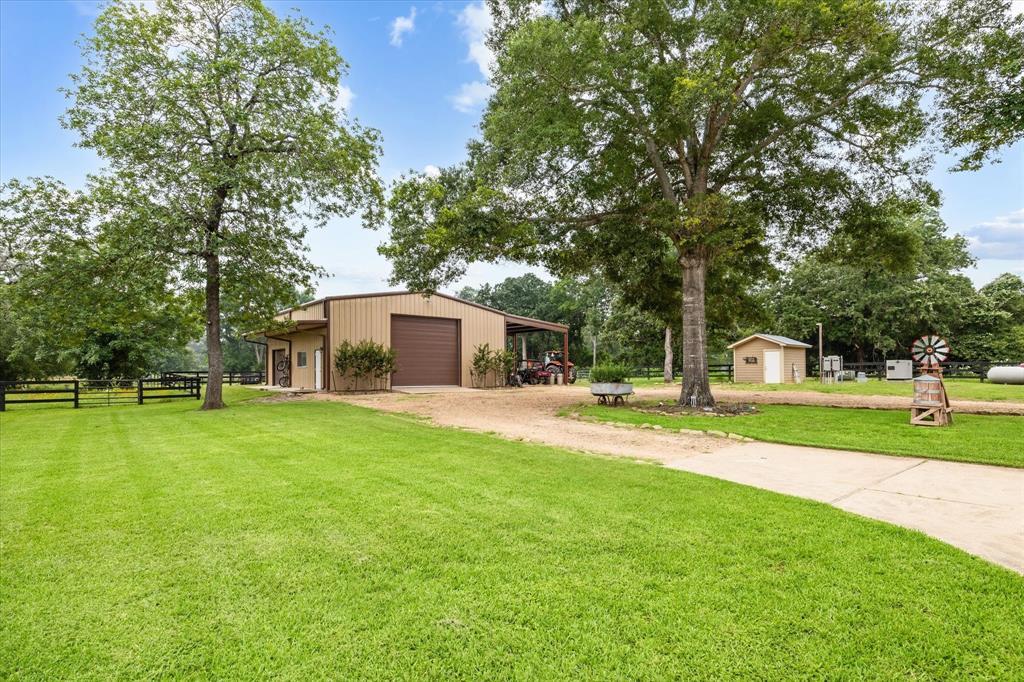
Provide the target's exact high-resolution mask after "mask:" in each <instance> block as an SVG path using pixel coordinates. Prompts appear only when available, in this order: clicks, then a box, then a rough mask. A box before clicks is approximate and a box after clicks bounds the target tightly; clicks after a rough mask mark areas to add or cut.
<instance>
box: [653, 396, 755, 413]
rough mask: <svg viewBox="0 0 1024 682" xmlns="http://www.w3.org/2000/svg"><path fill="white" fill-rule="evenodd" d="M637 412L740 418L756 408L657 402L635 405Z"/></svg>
mask: <svg viewBox="0 0 1024 682" xmlns="http://www.w3.org/2000/svg"><path fill="white" fill-rule="evenodd" d="M633 409H634V410H636V411H637V412H647V413H650V414H661V415H665V416H666V417H671V416H673V415H690V416H701V417H742V416H744V415H748V414H756V413H757V407H756V406H754V405H751V404H750V403H726V402H719V403H717V404H716V405H715V406H714V407H690V406H689V405H680V404H679V403H677V402H666V401H664V400H660V401H658V403H657V404H655V405H637V406H635V407H634V408H633Z"/></svg>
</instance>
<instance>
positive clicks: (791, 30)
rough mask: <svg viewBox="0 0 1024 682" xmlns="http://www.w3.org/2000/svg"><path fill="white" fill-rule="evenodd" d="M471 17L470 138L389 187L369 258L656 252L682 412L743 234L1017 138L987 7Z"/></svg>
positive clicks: (421, 261) (584, 259)
mask: <svg viewBox="0 0 1024 682" xmlns="http://www.w3.org/2000/svg"><path fill="white" fill-rule="evenodd" d="M490 10H491V13H492V15H493V17H494V28H493V30H492V32H491V35H490V40H489V44H490V46H491V48H492V49H493V50H494V52H495V55H496V67H495V71H494V74H493V77H492V82H493V85H494V87H495V92H494V95H493V97H492V98H491V100H490V102H489V104H488V106H487V109H486V111H485V114H484V118H483V122H482V126H481V132H482V139H481V140H480V141H479V142H475V143H473V144H472V145H471V146H470V156H469V160H468V161H467V163H465V164H464V165H462V166H458V167H455V168H450V169H446V170H444V171H443V172H442V173H441V174H440V175H439V176H438V177H436V178H428V177H424V176H422V175H417V174H413V175H412V176H410V177H407V178H404V179H403V181H401V182H400V183H399V184H398V185H397V186H396V187H395V188H394V192H393V195H392V200H391V210H392V212H391V235H390V242H389V243H388V244H387V245H386V246H385V247H384V248H383V252H384V253H385V254H386V255H388V256H389V257H391V258H392V259H393V262H394V265H395V272H394V278H395V279H396V280H399V281H405V282H409V283H411V284H412V285H414V286H416V287H420V288H433V287H437V286H439V285H441V284H443V283H446V282H448V281H451V280H452V279H454V278H455V277H458V276H459V275H460V274H461V273H462V272H463V271H464V268H465V265H466V263H467V262H469V261H473V260H495V259H501V258H511V259H519V260H525V261H528V262H534V263H541V264H544V265H546V266H547V267H548V268H550V269H551V270H552V271H554V272H555V273H556V274H569V273H572V272H586V271H591V270H594V269H599V270H604V271H615V270H617V271H619V272H621V273H624V274H630V273H639V272H643V267H635V266H632V265H631V266H629V267H620V266H619V264H618V261H621V260H622V259H623V258H625V259H627V260H628V259H633V260H636V261H643V260H648V259H657V260H660V259H662V258H663V254H664V253H665V252H666V250H668V252H670V253H671V254H672V260H673V261H674V267H676V268H677V272H678V280H679V282H680V289H681V296H680V299H681V303H680V305H681V312H682V353H683V362H682V365H683V386H682V392H681V396H680V399H681V400H683V401H686V402H692V403H694V404H697V405H711V404H713V398H712V395H711V391H710V387H709V383H708V376H707V352H706V351H707V332H706V327H707V324H706V317H707V314H706V312H705V299H706V289H707V282H708V280H709V277H711V276H713V274H714V273H715V272H716V270H717V269H718V268H719V267H721V266H722V264H726V267H728V264H730V263H732V264H735V263H737V262H742V260H743V259H744V257H745V255H746V254H754V253H756V252H757V251H758V249H759V248H760V247H761V246H763V245H770V246H773V247H776V253H777V254H778V253H781V252H785V251H792V250H793V249H794V248H797V247H801V246H804V245H807V244H820V243H822V242H823V241H825V240H826V238H827V237H828V235H829V234H832V233H835V232H838V231H843V230H846V231H849V232H850V233H851V234H852V235H855V234H856V233H858V232H860V233H864V232H868V233H870V232H872V231H879V230H883V229H884V228H885V225H886V221H885V220H875V219H874V218H873V215H874V213H875V210H874V207H875V206H877V205H878V204H880V203H881V202H882V199H884V198H887V197H898V198H899V199H900V200H901V201H903V202H904V203H906V204H907V205H908V208H909V209H913V208H914V206H913V204H915V203H916V202H931V203H935V202H936V201H937V196H936V194H935V193H934V192H933V191H932V190H931V188H930V187H929V186H928V185H927V183H926V182H925V179H924V178H925V173H926V172H927V171H928V170H929V169H930V168H931V165H932V155H933V153H934V152H935V151H937V150H941V151H946V152H952V153H955V154H957V157H956V158H957V168H958V169H962V170H967V169H973V168H977V167H979V166H980V165H982V164H983V163H985V162H986V161H988V160H990V159H991V158H992V156H993V154H994V153H995V152H996V151H997V150H998V149H999V148H1000V147H1002V146H1005V145H1007V144H1010V143H1012V142H1014V141H1015V140H1018V139H1020V138H1021V135H1022V132H1024V121H1022V111H1024V95H1022V92H1024V88H1022V76H1021V73H1022V71H1024V68H1022V65H1024V57H1022V55H1024V34H1022V20H1021V18H1020V17H1017V18H1013V16H1012V15H1011V12H1010V8H1009V3H1008V2H1006V1H997V0H942V1H938V2H916V1H910V0H895V1H894V0H606V1H594V0H558V1H556V2H553V3H541V2H534V1H531V0H507V1H505V2H492V3H490ZM887 203H888V205H889V207H890V208H891V205H892V202H891V201H889V202H887ZM888 210H889V209H887V212H888ZM609 245H614V246H613V247H612V250H613V251H614V253H613V254H611V255H610V254H609V253H608V250H609ZM780 247H781V248H780ZM609 265H610V266H611V267H609ZM611 274H614V272H612V273H611ZM620 284H624V285H625V288H629V287H633V288H636V287H638V286H642V282H636V281H633V282H629V283H621V282H620Z"/></svg>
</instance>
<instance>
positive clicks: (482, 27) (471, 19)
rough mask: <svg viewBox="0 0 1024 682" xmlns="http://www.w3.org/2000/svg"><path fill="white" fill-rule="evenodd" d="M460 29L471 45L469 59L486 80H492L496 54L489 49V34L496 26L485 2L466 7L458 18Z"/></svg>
mask: <svg viewBox="0 0 1024 682" xmlns="http://www.w3.org/2000/svg"><path fill="white" fill-rule="evenodd" d="M457 21H458V24H459V28H461V29H462V38H463V39H464V40H465V41H466V43H467V44H468V45H469V54H468V57H467V58H468V59H469V61H471V62H475V63H476V66H477V68H478V69H480V73H481V74H482V75H483V76H484V78H488V79H489V78H490V77H491V74H492V73H494V52H492V51H491V48H489V47H487V43H486V40H487V32H488V31H490V30H491V27H492V26H493V25H494V20H493V19H492V18H491V11H490V10H489V9H488V8H487V6H486V5H484V3H483V2H475V3H473V4H471V5H466V6H465V7H464V8H463V9H462V11H461V12H459V17H458V20H457Z"/></svg>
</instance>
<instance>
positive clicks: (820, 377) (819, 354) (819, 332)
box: [818, 322, 825, 383]
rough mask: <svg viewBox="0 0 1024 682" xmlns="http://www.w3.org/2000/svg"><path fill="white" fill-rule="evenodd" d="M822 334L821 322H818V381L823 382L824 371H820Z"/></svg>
mask: <svg viewBox="0 0 1024 682" xmlns="http://www.w3.org/2000/svg"><path fill="white" fill-rule="evenodd" d="M823 338H824V334H823V333H822V331H821V322H819V323H818V383H824V380H825V379H824V377H825V373H824V372H823V371H822V367H821V366H822V364H823V363H824V362H825V348H824V346H823V345H822V339H823Z"/></svg>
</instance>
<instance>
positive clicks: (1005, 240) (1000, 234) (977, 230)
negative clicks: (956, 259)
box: [964, 208, 1024, 260]
mask: <svg viewBox="0 0 1024 682" xmlns="http://www.w3.org/2000/svg"><path fill="white" fill-rule="evenodd" d="M964 236H965V237H967V242H968V245H969V247H970V250H971V253H972V254H974V255H975V256H976V257H978V258H998V259H1003V260H1005V259H1010V260H1013V259H1024V208H1022V209H1020V210H1017V211H1014V212H1012V213H1010V214H1008V215H1001V216H996V217H995V218H993V219H992V220H989V221H986V222H983V223H978V224H977V225H975V226H974V227H971V228H968V229H966V230H964Z"/></svg>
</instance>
